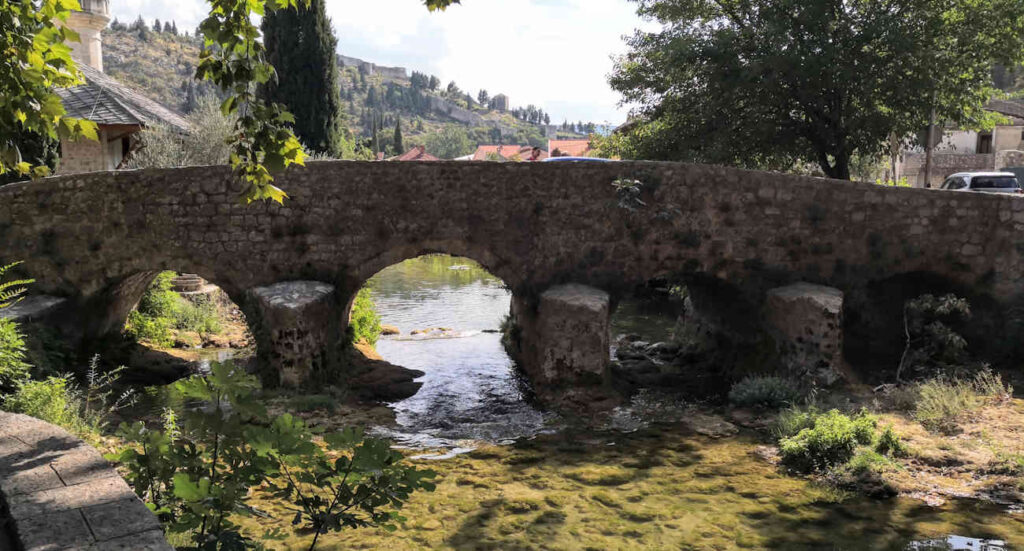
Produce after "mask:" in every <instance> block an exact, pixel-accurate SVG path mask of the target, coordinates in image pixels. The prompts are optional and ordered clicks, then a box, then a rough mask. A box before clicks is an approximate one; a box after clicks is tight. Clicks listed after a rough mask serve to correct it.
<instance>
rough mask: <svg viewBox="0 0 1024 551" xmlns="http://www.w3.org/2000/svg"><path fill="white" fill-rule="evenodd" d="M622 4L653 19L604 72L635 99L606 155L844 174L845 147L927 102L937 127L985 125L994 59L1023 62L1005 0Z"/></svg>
mask: <svg viewBox="0 0 1024 551" xmlns="http://www.w3.org/2000/svg"><path fill="white" fill-rule="evenodd" d="M634 1H635V2H636V3H637V4H638V5H639V13H640V14H641V15H642V16H645V17H649V18H651V19H653V20H655V21H657V22H658V23H661V24H660V25H658V26H657V27H656V29H655V30H653V31H637V32H636V34H634V35H633V36H632V37H631V38H630V39H629V40H628V42H629V47H630V52H629V53H628V54H626V55H625V56H623V57H622V58H620V59H619V60H618V61H617V63H616V67H615V69H614V72H613V74H612V76H611V85H612V87H613V88H614V89H616V90H617V91H619V92H621V93H622V94H623V97H624V101H625V102H626V103H635V104H637V105H639V106H640V107H639V109H638V110H637V111H636V112H635V113H634V115H637V116H636V119H635V122H634V123H633V124H632V125H630V126H629V127H628V128H627V129H625V131H623V132H622V133H621V134H619V135H617V136H615V137H614V138H615V139H614V140H612V143H610V144H609V145H610V146H612V147H611V149H612V150H611V151H606V152H605V154H606V155H607V154H609V153H611V154H618V155H621V156H622V157H623V158H642V159H657V160H686V161H696V162H707V163H713V164H729V165H736V166H744V167H750V168H773V169H782V170H786V169H789V168H791V167H793V166H794V165H804V164H817V165H819V166H820V167H821V170H822V171H823V172H824V173H825V174H826V175H827V176H829V177H832V178H839V179H849V177H850V175H851V161H852V160H853V158H854V157H855V156H857V155H859V156H861V157H867V158H872V157H879V156H881V155H883V154H887V153H888V147H889V144H890V136H892V135H896V136H900V137H903V136H913V135H916V134H917V133H918V132H919V131H920V130H921V129H922V128H925V127H927V125H928V121H929V116H930V114H931V113H932V111H933V108H934V111H935V113H936V117H937V120H938V121H939V122H940V124H941V123H943V122H948V123H951V124H953V125H956V126H964V127H979V126H987V125H991V124H992V123H993V122H994V119H993V116H992V115H988V114H986V113H985V111H984V110H983V109H982V108H983V106H984V105H985V104H986V103H987V102H988V101H989V99H990V98H991V97H992V94H993V87H992V78H991V75H992V67H993V64H994V63H1004V64H1006V65H1007V66H1015V65H1017V64H1019V63H1020V62H1021V61H1024V4H1022V3H1021V2H1019V1H1016V0H994V1H986V2H977V1H975V0H950V1H947V2H938V1H934V0H911V1H906V2H896V3H894V2H891V1H889V0H865V1H861V2H807V1H803V0H781V1H780V0H745V1H737V0H723V1H719V2H705V1H703V0H634ZM723 114H727V116H726V115H723Z"/></svg>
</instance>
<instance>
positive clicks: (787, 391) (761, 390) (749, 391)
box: [729, 375, 800, 409]
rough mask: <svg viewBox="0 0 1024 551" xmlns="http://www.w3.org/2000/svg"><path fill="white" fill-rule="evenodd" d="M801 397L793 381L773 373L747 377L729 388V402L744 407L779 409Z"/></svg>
mask: <svg viewBox="0 0 1024 551" xmlns="http://www.w3.org/2000/svg"><path fill="white" fill-rule="evenodd" d="M799 397H800V391H799V390H798V389H797V387H796V384H795V383H794V382H793V381H790V380H789V379H783V378H782V377H774V376H771V375H754V376H749V377H745V378H744V379H743V380H742V381H740V382H738V383H736V384H734V385H733V386H732V389H730V390H729V402H731V403H732V404H734V405H737V406H743V407H752V406H759V407H766V408H772V409H777V408H781V407H783V406H786V405H788V404H791V403H793V402H794V401H795V400H797V399H798V398H799Z"/></svg>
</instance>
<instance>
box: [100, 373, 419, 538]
mask: <svg viewBox="0 0 1024 551" xmlns="http://www.w3.org/2000/svg"><path fill="white" fill-rule="evenodd" d="M258 388H259V384H258V382H257V381H256V380H255V379H254V378H253V377H251V376H249V375H247V374H245V373H244V371H243V370H242V369H240V368H237V367H235V366H234V365H233V364H231V363H224V364H218V363H215V364H213V365H212V369H211V373H210V374H209V375H208V376H207V377H205V378H204V377H200V376H195V377H192V378H189V379H186V380H183V381H179V382H177V383H175V385H174V391H175V392H176V393H178V394H179V395H180V396H181V397H182V398H183V399H185V400H188V401H190V402H199V405H198V406H197V407H190V408H188V409H186V410H184V411H181V412H174V413H173V414H172V415H165V426H164V428H163V430H152V429H150V428H148V427H146V425H144V424H143V423H141V422H140V423H135V424H133V425H128V424H122V425H121V427H120V429H119V431H118V433H119V435H120V436H121V437H122V438H124V439H125V440H127V441H128V442H130V445H129V446H128V447H126V448H124V449H123V450H121V451H120V452H119V453H117V454H112V455H110V456H109V458H110V459H112V460H115V461H118V462H120V463H121V466H122V468H123V469H124V470H125V471H127V475H126V479H127V480H128V481H129V483H130V484H131V485H132V487H133V488H134V489H135V492H136V493H137V494H138V495H139V496H140V497H141V498H142V499H143V500H145V501H146V503H147V504H148V506H149V507H150V508H151V509H152V510H153V511H154V512H156V513H157V515H158V516H159V517H160V519H161V520H162V521H163V522H164V524H165V526H166V527H167V529H168V530H170V531H171V532H173V533H178V534H189V535H190V538H191V540H192V543H193V544H194V545H195V546H196V548H198V549H243V548H249V547H253V546H255V545H257V542H255V541H252V540H251V539H249V538H247V537H245V536H243V535H242V533H241V531H240V529H239V527H238V525H237V524H236V523H235V522H233V520H232V517H233V516H234V515H247V514H250V512H251V511H250V509H249V508H247V507H246V505H245V500H246V498H247V496H248V494H249V492H250V490H251V489H253V488H255V487H256V486H259V485H261V484H263V483H269V484H272V485H273V487H274V488H275V490H276V491H277V492H278V495H280V496H281V497H284V498H287V499H290V500H291V501H292V503H293V504H294V506H295V509H294V510H295V513H296V516H295V519H294V524H306V525H307V526H309V527H311V528H313V529H314V530H315V531H316V533H317V535H318V536H319V534H322V533H326V532H328V531H331V530H341V529H343V528H347V527H356V526H383V527H385V528H387V527H390V526H392V523H393V522H394V521H396V520H400V517H399V516H398V514H397V510H398V509H400V508H401V507H402V505H403V504H404V502H405V501H406V500H407V499H408V498H409V496H410V495H411V494H412V493H413V492H415V491H416V490H420V489H425V490H428V491H430V490H433V489H434V486H433V484H432V479H433V478H434V476H435V473H434V472H433V471H428V470H418V469H416V468H415V467H411V466H408V465H404V464H402V462H401V461H402V456H401V454H398V453H396V452H393V451H392V450H391V449H390V445H389V444H388V443H387V442H384V441H381V440H375V439H370V438H363V437H362V434H361V433H358V432H353V431H348V432H345V433H342V434H340V435H328V436H326V437H325V439H324V440H325V442H326V444H327V451H324V449H323V448H321V447H320V446H319V445H317V444H316V443H315V442H314V440H313V433H312V431H311V430H310V429H309V428H308V427H306V426H305V423H304V422H303V421H302V420H301V419H297V418H294V417H292V416H291V415H288V414H285V415H282V416H280V417H277V418H275V419H273V420H272V421H271V420H270V418H269V416H268V414H267V411H266V409H265V408H264V406H263V404H262V403H261V402H260V401H259V400H258V399H257V397H256V395H255V392H256V390H257V389H258ZM264 537H265V538H268V539H274V538H277V537H280V534H272V533H268V534H264ZM315 545H316V539H314V542H313V546H311V547H310V548H311V549H312V548H313V547H315Z"/></svg>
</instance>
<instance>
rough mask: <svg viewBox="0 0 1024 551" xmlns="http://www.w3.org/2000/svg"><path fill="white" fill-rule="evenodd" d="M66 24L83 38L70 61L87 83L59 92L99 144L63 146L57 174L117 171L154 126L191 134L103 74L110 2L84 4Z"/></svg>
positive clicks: (180, 120) (177, 118)
mask: <svg viewBox="0 0 1024 551" xmlns="http://www.w3.org/2000/svg"><path fill="white" fill-rule="evenodd" d="M81 6H82V11H79V12H73V13H72V14H71V16H70V17H69V18H68V22H67V25H68V26H69V27H70V28H72V29H73V30H75V31H76V32H78V33H79V35H81V38H82V40H81V42H80V43H72V44H71V48H72V54H71V55H72V57H73V58H74V60H75V61H76V62H77V63H78V68H79V70H81V72H82V76H83V77H84V80H85V82H84V83H83V84H81V85H79V86H75V87H72V88H63V89H59V90H57V94H58V95H59V96H60V98H61V100H62V101H63V103H64V109H65V110H67V112H68V115H69V116H71V117H75V118H79V119H86V120H90V121H93V122H95V123H96V124H97V125H98V127H99V132H98V134H99V141H92V140H77V141H70V140H63V141H61V144H60V148H61V156H60V165H59V166H58V168H57V172H58V173H59V174H70V173H79V172H95V171H103V170H117V169H119V168H122V167H123V165H124V162H125V161H126V160H127V159H128V157H129V155H130V154H131V152H132V151H133V150H134V149H135V148H136V147H137V146H138V139H137V138H138V133H139V132H140V131H141V130H142V129H144V128H146V127H148V126H152V125H157V124H159V125H166V126H169V127H171V128H174V129H176V130H178V131H180V132H182V133H186V132H188V130H189V125H188V122H187V121H186V120H185V119H184V117H182V116H181V115H180V114H178V113H176V112H174V111H173V110H171V109H169V108H167V107H165V106H163V105H161V104H160V103H158V102H155V101H153V100H151V99H149V98H147V97H146V96H144V95H143V94H141V93H140V92H138V91H136V90H133V89H131V88H129V87H128V86H125V85H123V84H121V83H120V82H118V81H116V80H114V79H113V78H111V77H109V76H107V75H106V74H104V73H103V40H102V32H103V29H105V28H106V26H107V24H108V23H109V22H110V7H109V0H82V2H81Z"/></svg>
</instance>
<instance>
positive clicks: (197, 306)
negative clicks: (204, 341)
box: [173, 296, 223, 335]
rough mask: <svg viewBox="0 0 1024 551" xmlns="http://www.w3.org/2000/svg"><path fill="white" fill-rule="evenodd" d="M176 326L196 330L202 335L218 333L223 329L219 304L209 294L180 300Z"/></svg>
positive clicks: (175, 317)
mask: <svg viewBox="0 0 1024 551" xmlns="http://www.w3.org/2000/svg"><path fill="white" fill-rule="evenodd" d="M173 316H174V328H175V329H178V330H181V331H194V332H196V333H199V334H200V335H216V334H218V333H220V332H221V331H222V330H223V326H222V325H221V322H220V312H218V311H217V305H216V304H214V302H213V301H212V300H210V298H209V297H207V296H199V297H196V298H195V299H193V300H180V301H179V306H178V309H177V310H176V311H175V312H174V314H173Z"/></svg>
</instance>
